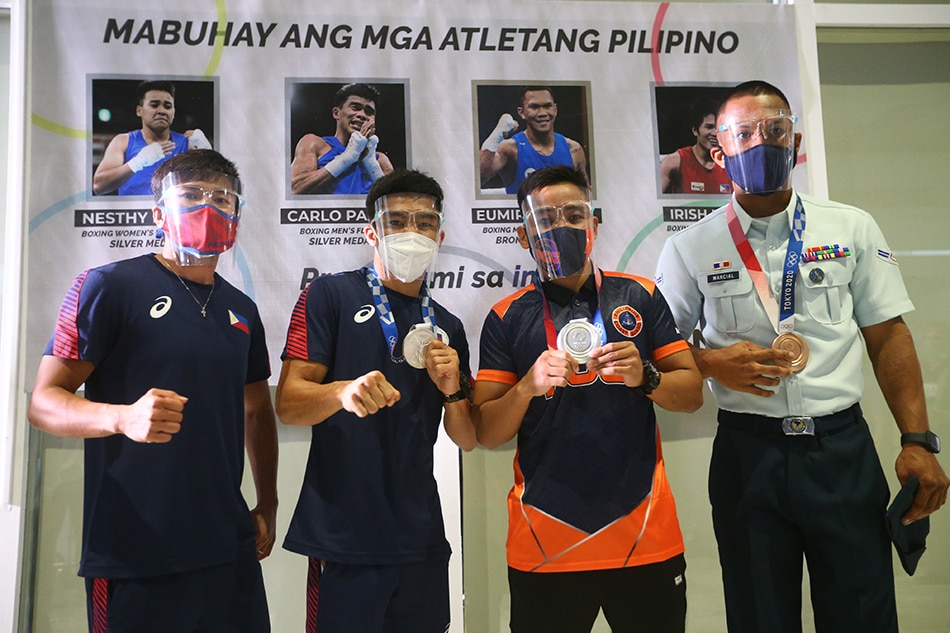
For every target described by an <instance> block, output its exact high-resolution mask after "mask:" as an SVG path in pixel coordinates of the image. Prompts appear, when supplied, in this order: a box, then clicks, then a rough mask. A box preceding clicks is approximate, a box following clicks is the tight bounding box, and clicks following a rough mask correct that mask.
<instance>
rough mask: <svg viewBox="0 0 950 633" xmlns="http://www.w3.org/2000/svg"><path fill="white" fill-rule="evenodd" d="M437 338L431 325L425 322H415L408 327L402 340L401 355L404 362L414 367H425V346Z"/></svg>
mask: <svg viewBox="0 0 950 633" xmlns="http://www.w3.org/2000/svg"><path fill="white" fill-rule="evenodd" d="M437 338H438V336H437V335H436V333H435V332H434V331H433V330H432V326H430V325H427V324H425V323H416V324H415V325H413V326H412V327H411V328H409V332H407V333H406V338H405V339H404V340H403V342H402V355H403V357H404V358H405V359H406V362H407V363H409V364H410V365H412V366H413V367H415V368H416V369H425V366H426V346H427V345H428V344H429V343H431V342H432V341H434V340H436V339H437Z"/></svg>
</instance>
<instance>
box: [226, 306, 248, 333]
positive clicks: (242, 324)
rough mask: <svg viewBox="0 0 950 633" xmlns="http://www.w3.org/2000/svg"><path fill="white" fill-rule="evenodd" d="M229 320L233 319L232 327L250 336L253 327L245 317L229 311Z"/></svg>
mask: <svg viewBox="0 0 950 633" xmlns="http://www.w3.org/2000/svg"><path fill="white" fill-rule="evenodd" d="M228 318H229V319H231V326H232V327H236V328H237V329H239V330H241V331H242V332H244V333H245V334H250V333H251V327H250V326H249V325H248V323H247V319H245V318H244V317H242V316H241V315H240V314H238V313H237V312H234V311H232V310H228Z"/></svg>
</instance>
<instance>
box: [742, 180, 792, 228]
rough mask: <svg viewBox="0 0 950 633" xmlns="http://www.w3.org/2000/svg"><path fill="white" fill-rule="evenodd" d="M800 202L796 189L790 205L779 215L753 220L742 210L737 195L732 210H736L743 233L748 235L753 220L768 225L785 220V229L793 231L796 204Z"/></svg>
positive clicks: (790, 199) (789, 202) (789, 201)
mask: <svg viewBox="0 0 950 633" xmlns="http://www.w3.org/2000/svg"><path fill="white" fill-rule="evenodd" d="M797 201H798V193H797V192H796V191H795V189H792V196H791V198H789V200H788V205H787V206H786V207H785V208H784V209H783V210H782V211H780V212H779V213H776V214H775V215H772V216H769V217H768V218H753V217H752V216H751V215H749V214H748V213H746V210H745V209H743V208H742V205H740V204H739V201H738V200H737V199H736V197H735V195H733V196H732V208H733V209H735V210H736V217H737V218H739V224H740V225H741V226H742V232H743V233H745V234H747V235H748V233H749V227H750V226H751V225H752V220H753V219H758V220H763V221H765V222H766V223H767V224H768V225H770V226H771V225H773V223H774V222H782V220H779V218H784V225H785V227H786V228H787V229H788V230H789V231H791V229H792V219H793V218H794V216H795V204H796V203H797Z"/></svg>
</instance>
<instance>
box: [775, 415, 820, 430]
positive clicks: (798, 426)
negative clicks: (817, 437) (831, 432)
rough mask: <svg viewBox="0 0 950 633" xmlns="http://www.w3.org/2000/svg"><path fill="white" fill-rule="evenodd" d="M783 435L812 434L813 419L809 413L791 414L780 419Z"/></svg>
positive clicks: (813, 427) (813, 428)
mask: <svg viewBox="0 0 950 633" xmlns="http://www.w3.org/2000/svg"><path fill="white" fill-rule="evenodd" d="M782 432H783V433H785V435H814V434H815V420H814V418H812V417H811V416H810V415H791V416H789V417H787V418H785V419H784V420H782Z"/></svg>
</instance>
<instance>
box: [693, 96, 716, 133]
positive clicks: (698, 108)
mask: <svg viewBox="0 0 950 633" xmlns="http://www.w3.org/2000/svg"><path fill="white" fill-rule="evenodd" d="M721 105H722V102H721V101H719V99H715V98H713V97H711V96H709V95H702V96H699V97H697V98H696V99H695V100H694V101H693V103H692V104H690V106H689V125H690V127H692V128H695V129H697V130H698V129H699V128H700V127H702V125H703V121H705V120H706V117H708V116H709V115H710V114H711V115H713V118H716V117H718V115H719V107H720V106H721Z"/></svg>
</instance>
